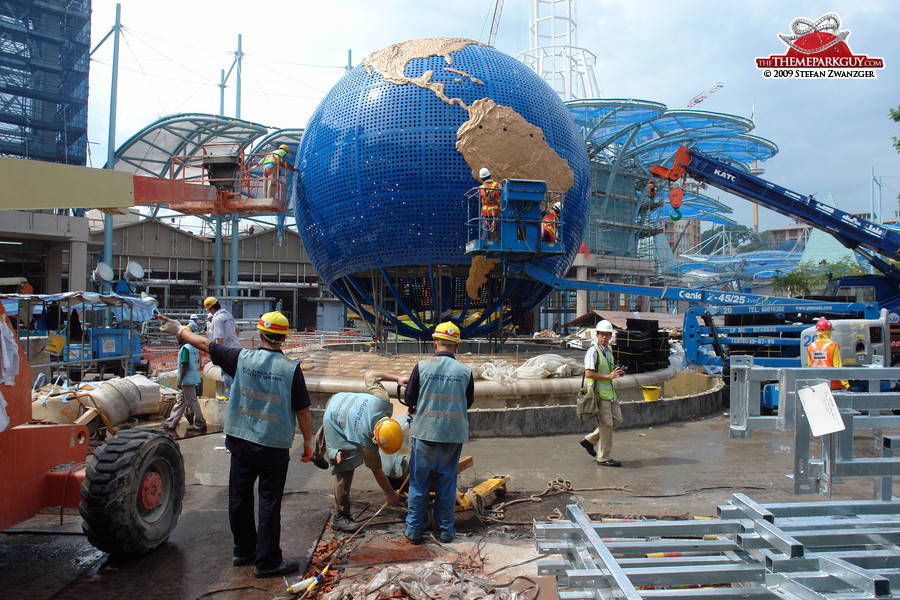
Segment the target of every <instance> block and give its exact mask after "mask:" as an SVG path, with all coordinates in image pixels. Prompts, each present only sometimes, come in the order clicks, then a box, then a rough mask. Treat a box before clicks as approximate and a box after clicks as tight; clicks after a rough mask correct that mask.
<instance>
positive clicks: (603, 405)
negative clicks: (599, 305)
mask: <svg viewBox="0 0 900 600" xmlns="http://www.w3.org/2000/svg"><path fill="white" fill-rule="evenodd" d="M594 333H595V335H596V342H595V343H594V344H591V347H590V348H588V351H587V352H586V353H585V356H584V378H585V380H586V381H587V385H588V387H589V388H591V387H595V388H596V390H597V397H598V400H599V404H600V412H599V413H598V414H597V428H596V429H595V430H594V431H592V432H591V433H589V434H588V435H586V436H585V437H584V438H583V439H582V440H581V442H580V443H581V445H582V446H583V447H584V449H585V450H587V452H588V454H590V455H591V456H596V457H597V464H599V465H602V466H604V467H621V466H622V463H620V462H619V461H617V460H613V458H612V434H613V430H614V429H615V428H616V427H618V426H619V425H621V424H622V407H621V406H620V405H619V400H618V398H617V397H616V390H615V388H613V380H614V379H618V378H619V377H623V376H624V375H625V369H624V368H622V367H620V366H618V365H616V363H615V360H614V359H613V354H612V350H610V348H609V341H610V339H612V334H613V326H612V323H610V322H609V321H605V320H604V321H600V322H599V323H597V328H596V329H595V330H594ZM597 444H599V445H598V447H597V450H594V445H597Z"/></svg>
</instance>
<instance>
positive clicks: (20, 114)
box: [0, 0, 91, 165]
mask: <svg viewBox="0 0 900 600" xmlns="http://www.w3.org/2000/svg"><path fill="white" fill-rule="evenodd" d="M90 17H91V2H90V0H7V1H5V2H2V3H0V156H15V157H21V158H30V159H36V160H45V161H50V162H59V163H67V164H73V165H84V164H85V162H86V160H85V159H86V156H87V102H88V66H89V50H90V38H91V21H90Z"/></svg>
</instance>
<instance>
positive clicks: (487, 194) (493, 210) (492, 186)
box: [481, 179, 500, 219]
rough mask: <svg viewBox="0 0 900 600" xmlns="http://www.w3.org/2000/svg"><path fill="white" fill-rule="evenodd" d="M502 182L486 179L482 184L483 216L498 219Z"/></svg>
mask: <svg viewBox="0 0 900 600" xmlns="http://www.w3.org/2000/svg"><path fill="white" fill-rule="evenodd" d="M499 187H500V184H499V183H497V182H496V181H491V180H490V179H488V180H486V181H485V182H484V183H483V184H481V216H482V217H487V218H491V219H496V218H497V217H499V216H500V190H499V189H498V188H499Z"/></svg>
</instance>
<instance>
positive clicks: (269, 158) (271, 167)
mask: <svg viewBox="0 0 900 600" xmlns="http://www.w3.org/2000/svg"><path fill="white" fill-rule="evenodd" d="M290 153H291V149H290V148H288V146H287V144H282V145H280V146H278V148H277V149H276V150H273V151H272V152H269V153H268V154H266V156H265V158H263V159H262V161H261V162H260V163H259V167H260V168H261V169H262V172H263V177H265V178H266V181H265V186H264V190H263V192H264V193H265V196H264V197H265V198H272V199H274V198H275V197H276V196H275V195H276V194H277V193H278V187H277V186H278V184H279V183H280V180H279V179H278V174H279V167H284V168H285V169H287V170H289V171H296V170H297V169H295V168H294V165H292V164H291V163H290V162H288V160H287V156H288V154H290Z"/></svg>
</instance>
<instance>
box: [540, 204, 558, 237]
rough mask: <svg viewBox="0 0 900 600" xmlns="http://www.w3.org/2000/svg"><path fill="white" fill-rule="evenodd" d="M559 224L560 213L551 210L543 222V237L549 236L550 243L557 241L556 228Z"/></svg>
mask: <svg viewBox="0 0 900 600" xmlns="http://www.w3.org/2000/svg"><path fill="white" fill-rule="evenodd" d="M558 224H559V213H558V212H556V211H555V210H551V211H550V212H549V213H547V215H546V216H545V217H544V219H543V221H542V222H541V237H542V238H543V237H545V236H544V234H547V235H549V237H550V241H551V242H555V241H556V226H557V225H558Z"/></svg>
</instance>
